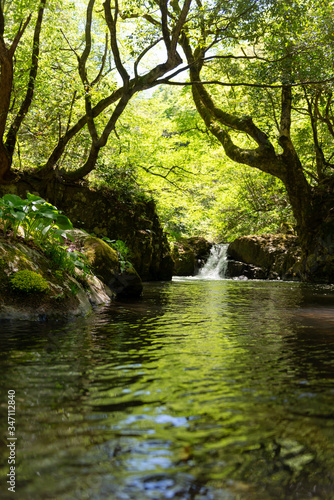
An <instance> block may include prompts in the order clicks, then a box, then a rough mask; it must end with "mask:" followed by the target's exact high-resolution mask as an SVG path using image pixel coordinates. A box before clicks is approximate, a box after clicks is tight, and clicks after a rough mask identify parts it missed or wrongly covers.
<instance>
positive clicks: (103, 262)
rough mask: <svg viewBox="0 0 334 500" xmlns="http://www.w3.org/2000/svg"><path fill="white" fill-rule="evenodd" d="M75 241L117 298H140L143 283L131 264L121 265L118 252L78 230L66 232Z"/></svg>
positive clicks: (95, 271) (95, 272)
mask: <svg viewBox="0 0 334 500" xmlns="http://www.w3.org/2000/svg"><path fill="white" fill-rule="evenodd" d="M66 233H67V234H68V236H71V237H72V238H73V239H74V240H75V245H76V246H77V247H78V248H79V249H80V251H81V252H82V253H83V254H84V255H86V257H87V259H88V262H89V264H90V266H91V268H92V270H93V272H94V274H95V275H96V276H97V277H98V278H99V279H100V280H101V281H102V282H103V283H105V284H106V285H107V286H108V287H109V288H110V290H112V291H113V292H114V293H115V294H116V296H117V297H139V296H140V295H141V293H142V290H143V284H142V281H141V279H140V277H139V275H138V273H137V272H136V270H135V269H134V267H133V266H132V264H130V263H129V262H125V263H122V264H121V263H120V261H119V258H118V255H117V252H116V250H114V249H113V248H111V247H110V246H109V245H108V244H107V243H106V242H105V241H103V240H101V239H100V238H96V237H95V236H91V235H89V234H88V233H86V232H85V231H81V230H78V229H75V230H68V231H66Z"/></svg>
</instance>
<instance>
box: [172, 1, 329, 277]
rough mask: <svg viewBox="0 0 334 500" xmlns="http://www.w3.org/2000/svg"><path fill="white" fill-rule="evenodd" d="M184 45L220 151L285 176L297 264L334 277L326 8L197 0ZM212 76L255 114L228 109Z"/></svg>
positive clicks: (227, 97) (200, 105)
mask: <svg viewBox="0 0 334 500" xmlns="http://www.w3.org/2000/svg"><path fill="white" fill-rule="evenodd" d="M182 47H183V50H184V53H185V55H186V58H187V62H188V66H189V77H190V84H191V85H192V94H193V99H194V102H195V104H196V107H197V110H198V112H199V114H200V115H201V117H202V119H203V120H204V122H205V124H206V126H207V128H208V129H209V130H210V132H211V133H212V134H213V135H214V136H215V137H216V139H217V140H218V141H219V142H220V143H221V144H222V145H223V147H224V150H225V153H226V154H227V156H228V157H229V158H231V159H232V160H233V161H235V162H237V163H241V164H245V165H248V166H249V167H252V168H257V169H260V170H261V171H263V172H266V173H268V174H270V175H273V176H275V177H277V178H279V179H281V181H282V182H283V183H284V185H285V187H286V190H287V193H288V196H289V200H290V203H291V206H292V209H293V213H294V216H295V219H296V221H297V231H298V234H299V238H300V243H301V246H302V250H303V257H304V260H303V269H301V273H302V274H303V276H304V277H305V278H311V277H312V276H313V275H314V273H316V275H317V278H319V277H320V278H324V279H328V278H331V279H333V278H334V256H333V253H334V214H333V211H334V198H333V195H332V186H333V185H334V176H333V172H332V169H333V166H334V165H333V164H332V163H331V159H332V157H333V155H334V147H333V142H332V137H333V123H334V116H333V112H332V106H333V100H332V99H333V98H332V89H333V82H334V78H333V74H332V60H333V50H334V45H333V31H332V13H331V10H330V7H329V6H328V5H327V3H326V2H323V1H321V0H319V1H317V2H309V1H304V0H303V1H302V2H301V1H299V0H283V1H282V2H272V3H271V2H270V1H268V2H256V3H254V2H248V1H239V2H233V5H232V3H231V2H227V1H225V0H223V1H216V2H202V1H201V0H198V1H197V12H196V16H195V21H193V24H192V26H190V25H188V26H187V28H186V29H185V30H184V32H183V37H182ZM169 83H171V82H169ZM175 83H177V84H180V83H182V82H175ZM213 85H215V86H220V88H223V89H232V90H234V91H237V92H238V91H239V90H238V89H240V88H242V89H243V93H244V97H245V99H246V101H247V106H246V108H248V109H250V110H252V112H253V113H252V115H250V114H244V113H243V114H239V113H238V112H237V111H236V112H234V113H233V112H231V109H233V102H232V103H231V98H232V100H233V98H235V93H233V92H230V93H229V92H222V93H221V95H219V94H218V93H217V91H216V90H211V91H209V90H208V89H209V86H210V87H211V89H212V88H213ZM255 101H256V105H255ZM269 104H270V106H271V107H272V113H271V114H269V113H268V114H267V116H263V113H262V111H261V109H262V108H264V109H266V110H268V107H269ZM270 115H271V116H270ZM268 122H271V126H270V127H268ZM300 122H302V127H301V128H302V130H303V134H304V137H305V135H306V137H307V139H306V140H307V142H308V144H313V152H312V153H313V154H312V158H311V157H310V156H309V157H308V158H307V156H306V155H305V154H303V148H304V144H305V139H304V141H303V143H301V142H300V141H298V130H297V126H298V127H299V128H300ZM272 125H274V126H276V134H277V136H276V137H275V136H274V134H273V130H274V128H273V127H272ZM240 136H241V137H242V136H243V137H245V138H247V139H248V146H247V147H245V146H244V144H243V145H242V146H240V145H239V144H240V141H239V138H240ZM238 142H239V144H238ZM308 152H310V148H309V147H308Z"/></svg>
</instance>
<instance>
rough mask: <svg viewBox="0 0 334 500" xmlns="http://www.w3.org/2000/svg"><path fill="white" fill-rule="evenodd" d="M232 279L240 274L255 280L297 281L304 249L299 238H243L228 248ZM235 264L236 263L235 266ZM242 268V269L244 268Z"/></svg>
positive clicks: (291, 236) (276, 235) (279, 236)
mask: <svg viewBox="0 0 334 500" xmlns="http://www.w3.org/2000/svg"><path fill="white" fill-rule="evenodd" d="M227 253H228V258H229V259H230V261H231V262H229V265H228V273H229V276H230V277H233V276H237V275H238V274H237V273H239V272H240V263H242V264H243V265H244V266H245V265H246V266H248V267H246V268H245V267H243V269H244V270H243V271H242V272H241V274H244V275H246V276H247V277H251V278H254V279H257V278H260V279H286V280H288V279H297V278H298V276H297V272H296V269H297V267H298V263H299V260H300V255H301V250H300V247H299V244H298V238H297V236H294V235H288V234H275V235H273V234H266V235H262V236H257V235H251V236H242V237H240V238H237V239H236V240H234V241H233V242H232V243H230V245H229V246H228V250H227ZM233 261H236V262H237V263H239V265H238V264H236V263H232V262H233ZM241 267H242V266H241Z"/></svg>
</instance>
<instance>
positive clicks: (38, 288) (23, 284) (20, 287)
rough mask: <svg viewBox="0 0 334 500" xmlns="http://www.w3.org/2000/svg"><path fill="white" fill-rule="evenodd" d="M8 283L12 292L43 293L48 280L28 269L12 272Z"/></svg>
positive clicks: (46, 287)
mask: <svg viewBox="0 0 334 500" xmlns="http://www.w3.org/2000/svg"><path fill="white" fill-rule="evenodd" d="M9 283H10V287H11V289H12V290H13V291H14V292H17V293H23V294H30V293H44V292H46V291H47V290H48V288H49V285H48V282H47V281H46V280H45V279H44V278H43V276H41V275H40V274H39V273H36V272H35V271H29V270H28V269H24V270H23V271H18V272H17V273H14V274H12V275H11V276H10V278H9Z"/></svg>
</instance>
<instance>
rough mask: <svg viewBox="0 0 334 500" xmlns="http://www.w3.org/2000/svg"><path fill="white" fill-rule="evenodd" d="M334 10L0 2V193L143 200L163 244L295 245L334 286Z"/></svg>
mask: <svg viewBox="0 0 334 500" xmlns="http://www.w3.org/2000/svg"><path fill="white" fill-rule="evenodd" d="M333 15H334V14H333V5H332V2H328V1H323V0H315V1H312V2H311V1H308V0H279V1H277V0H268V1H267V0H263V1H261V0H259V1H257V0H255V1H252V0H236V1H235V2H230V1H227V0H218V1H211V0H208V1H202V0H185V1H183V2H182V1H179V0H173V1H168V0H148V1H141V0H130V1H121V0H120V1H118V0H116V1H115V2H111V1H110V0H106V1H105V2H101V1H97V0H89V1H82V2H72V1H67V0H62V1H60V2H58V1H57V2H55V1H52V0H42V1H41V2H39V3H36V2H32V1H29V0H27V1H17V0H2V1H1V3H0V63H1V80H0V182H1V183H2V184H3V185H6V184H15V183H16V182H19V180H20V179H22V178H24V176H33V177H35V178H38V179H40V180H41V182H42V183H45V184H48V183H51V182H52V180H55V179H57V180H61V181H62V182H64V183H73V182H75V183H79V184H80V182H85V183H88V184H89V185H91V186H95V187H97V188H103V187H108V188H111V189H113V190H115V191H117V192H118V193H119V196H120V197H123V199H127V197H129V196H130V197H133V198H138V199H140V198H141V197H143V198H146V199H147V198H148V199H150V198H153V199H154V200H155V201H156V203H157V206H158V212H159V216H160V218H161V221H162V222H163V224H164V227H165V230H166V231H167V232H168V234H169V237H170V238H171V239H178V238H179V237H181V236H194V235H195V236H196V235H204V236H205V237H207V238H208V239H210V240H212V241H232V240H233V239H234V238H236V237H238V236H240V235H247V234H263V233H270V232H271V233H278V232H283V233H291V234H292V233H294V234H297V235H298V237H299V240H300V245H301V248H302V252H303V258H304V267H305V275H306V276H307V275H312V273H320V274H326V275H327V276H332V275H334V263H333V250H334V197H333V182H334V176H333V167H334V145H333V137H334V115H333V82H334V77H333V50H334V31H333Z"/></svg>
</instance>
